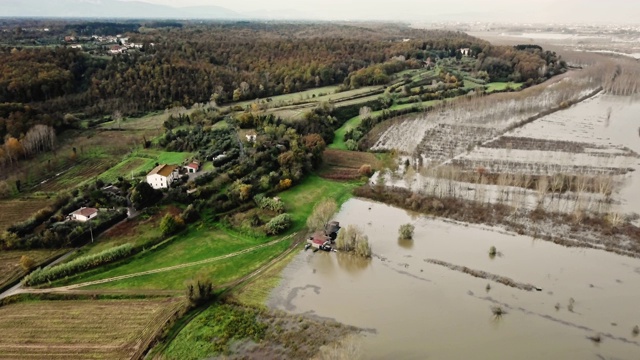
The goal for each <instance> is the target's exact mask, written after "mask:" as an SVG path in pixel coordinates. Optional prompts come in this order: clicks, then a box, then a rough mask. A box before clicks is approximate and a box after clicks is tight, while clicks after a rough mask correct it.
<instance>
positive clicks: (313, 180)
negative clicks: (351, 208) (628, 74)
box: [278, 175, 360, 230]
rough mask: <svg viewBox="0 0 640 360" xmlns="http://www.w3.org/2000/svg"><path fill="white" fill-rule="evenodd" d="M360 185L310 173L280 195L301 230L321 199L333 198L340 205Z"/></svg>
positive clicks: (297, 228) (295, 225) (295, 227)
mask: <svg viewBox="0 0 640 360" xmlns="http://www.w3.org/2000/svg"><path fill="white" fill-rule="evenodd" d="M359 185H360V183H359V182H337V181H331V180H327V179H323V178H321V177H319V176H317V175H310V176H308V177H307V178H306V179H305V180H304V181H303V182H302V183H300V184H298V185H296V186H294V187H293V188H291V189H289V190H287V191H284V192H282V193H280V194H279V195H278V196H280V198H281V199H282V200H283V201H284V202H285V204H286V209H287V212H288V213H290V214H291V216H292V218H293V221H294V225H293V227H294V229H295V230H301V229H303V228H304V227H305V223H306V220H307V217H309V215H311V212H312V211H313V207H314V206H315V205H316V204H317V203H318V202H319V201H320V200H322V199H325V198H331V199H335V200H336V201H337V202H338V204H339V205H340V204H342V203H344V202H345V201H347V200H348V199H349V198H350V197H351V193H352V191H353V189H355V188H356V187H358V186H359Z"/></svg>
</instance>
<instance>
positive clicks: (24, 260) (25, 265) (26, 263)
mask: <svg viewBox="0 0 640 360" xmlns="http://www.w3.org/2000/svg"><path fill="white" fill-rule="evenodd" d="M35 265H36V262H35V261H34V260H33V259H32V258H31V257H30V256H28V255H22V257H20V267H22V269H23V270H24V271H29V270H31V269H33V267H34V266H35Z"/></svg>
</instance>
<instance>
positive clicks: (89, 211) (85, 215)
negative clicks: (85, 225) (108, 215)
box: [70, 207, 98, 222]
mask: <svg viewBox="0 0 640 360" xmlns="http://www.w3.org/2000/svg"><path fill="white" fill-rule="evenodd" d="M70 216H71V220H75V221H82V222H85V221H88V220H91V219H93V218H94V217H96V216H98V209H94V208H89V207H81V208H80V209H78V210H76V211H74V212H72V213H71V214H70Z"/></svg>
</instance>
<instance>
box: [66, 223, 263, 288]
mask: <svg viewBox="0 0 640 360" xmlns="http://www.w3.org/2000/svg"><path fill="white" fill-rule="evenodd" d="M264 242H267V239H266V238H262V239H258V238H250V237H245V236H241V235H238V234H235V233H233V232H230V231H226V230H221V229H219V228H217V227H214V226H207V225H205V224H202V225H200V226H198V227H197V228H190V229H188V230H186V231H185V232H184V233H181V234H178V235H177V236H176V237H175V239H173V240H172V241H170V242H169V243H168V245H166V246H164V247H162V248H160V249H156V250H153V251H148V252H142V253H139V254H137V255H135V256H133V257H132V258H130V259H128V260H127V261H125V262H123V263H120V264H116V265H114V266H107V267H103V268H98V269H95V270H92V271H88V272H85V273H82V274H79V275H77V276H75V277H73V278H71V279H69V280H71V281H70V282H71V283H81V282H86V281H93V280H99V279H105V278H110V277H114V276H121V275H127V274H133V273H138V272H142V271H147V270H153V269H159V268H164V267H170V266H174V265H180V264H185V263H190V262H196V261H200V260H204V259H208V258H212V257H216V256H222V255H226V254H229V253H232V252H236V251H240V250H243V249H246V248H248V247H252V246H255V245H259V244H262V243H264ZM213 264H214V265H213V266H215V264H216V263H213ZM210 265H211V264H207V265H205V267H206V266H210ZM194 269H195V268H187V269H186V272H193V271H194ZM180 271H183V270H180ZM180 271H176V272H180ZM170 274H171V272H166V273H161V274H158V275H149V276H148V278H147V279H145V278H144V277H142V278H134V279H131V280H129V281H126V280H125V281H119V282H117V283H114V284H105V285H101V286H99V287H100V288H103V287H105V286H106V287H113V286H115V287H117V288H131V283H135V286H136V287H137V286H141V284H143V285H144V288H145V289H149V288H150V289H166V288H174V289H176V288H177V289H181V288H182V286H183V283H184V280H187V279H188V277H187V278H181V279H176V278H175V277H172V276H171V275H170ZM169 277H171V280H168V278H169ZM174 280H175V281H174ZM60 283H61V284H63V283H67V281H61V282H60Z"/></svg>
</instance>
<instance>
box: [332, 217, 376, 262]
mask: <svg viewBox="0 0 640 360" xmlns="http://www.w3.org/2000/svg"><path fill="white" fill-rule="evenodd" d="M336 248H337V249H338V250H340V251H347V252H349V251H354V252H355V253H356V255H358V256H362V257H371V245H370V244H369V238H368V237H367V236H366V235H364V233H363V232H362V230H360V229H359V228H357V227H356V226H354V225H349V226H347V228H346V229H342V230H340V232H338V237H337V239H336Z"/></svg>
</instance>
